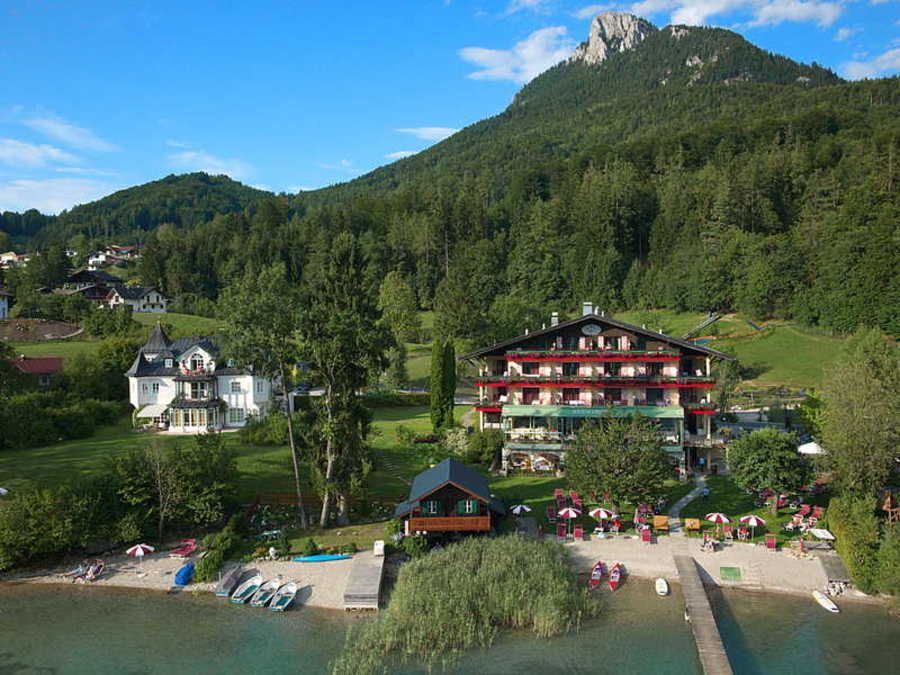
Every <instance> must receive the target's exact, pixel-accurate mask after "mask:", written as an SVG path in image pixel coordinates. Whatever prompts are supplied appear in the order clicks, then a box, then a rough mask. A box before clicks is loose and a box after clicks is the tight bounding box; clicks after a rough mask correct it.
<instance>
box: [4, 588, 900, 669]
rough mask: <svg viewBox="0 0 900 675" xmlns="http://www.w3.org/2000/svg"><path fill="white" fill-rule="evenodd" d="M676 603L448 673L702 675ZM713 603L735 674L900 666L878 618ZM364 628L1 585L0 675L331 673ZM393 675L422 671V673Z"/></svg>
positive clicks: (766, 599)
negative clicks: (348, 640)
mask: <svg viewBox="0 0 900 675" xmlns="http://www.w3.org/2000/svg"><path fill="white" fill-rule="evenodd" d="M675 591H676V592H675V594H674V595H673V596H672V597H669V598H664V599H662V598H657V597H656V596H655V595H654V594H653V590H652V588H651V584H650V583H649V582H640V581H638V580H634V581H633V582H631V583H629V584H626V585H625V586H624V587H623V588H622V589H621V590H620V591H619V593H617V594H616V595H615V596H612V597H609V596H608V600H607V603H606V605H605V609H604V613H603V616H602V617H601V618H599V619H597V620H593V621H591V622H588V623H587V624H586V625H585V626H584V627H583V628H582V630H581V631H580V632H578V633H576V634H571V635H567V636H563V637H560V638H557V639H554V640H537V639H534V638H532V637H530V636H526V635H521V634H512V635H507V636H505V637H504V638H502V639H500V640H499V641H498V642H497V644H495V646H494V647H493V648H491V649H489V650H486V651H481V650H479V651H474V652H471V653H469V654H467V655H465V656H464V657H463V658H462V659H461V660H460V661H459V662H458V663H457V664H456V666H455V667H454V668H452V669H451V670H449V671H448V672H451V673H483V674H485V675H511V674H514V675H540V674H544V673H547V674H551V675H553V674H556V673H560V674H568V675H571V674H573V673H574V674H579V673H660V674H666V673H678V674H682V673H684V674H689V675H690V674H693V673H699V672H700V669H699V663H698V661H697V657H696V652H695V648H694V644H693V640H692V638H691V635H690V629H689V627H688V626H687V624H685V623H684V621H683V619H682V614H681V612H682V603H681V599H680V597H679V596H678V594H677V588H676V589H675ZM713 599H714V608H715V611H716V614H717V617H718V618H719V620H720V627H721V629H722V634H723V639H724V640H725V642H726V647H727V648H728V651H729V657H730V658H731V660H732V663H733V665H734V669H735V672H736V673H740V674H744V673H747V674H755V673H842V674H843V673H849V674H853V673H881V672H894V671H895V670H896V665H897V663H900V621H898V620H896V619H891V618H889V617H888V616H887V615H886V613H885V612H884V611H883V610H881V609H878V608H873V607H868V606H860V605H851V604H849V603H843V605H842V613H841V614H839V615H837V616H835V615H830V614H828V613H827V612H825V611H824V610H822V609H820V608H819V607H818V605H815V604H814V603H813V602H812V600H809V601H807V600H806V599H805V598H794V597H784V596H772V595H751V594H748V593H741V592H731V593H724V594H723V593H717V594H715V595H714V598H713ZM365 620H367V619H365V618H357V617H352V616H347V615H345V614H343V613H342V612H332V611H325V610H316V609H312V608H299V609H297V610H295V611H290V612H288V613H286V614H282V615H276V614H273V613H271V612H266V611H261V610H255V609H252V608H250V607H244V606H235V605H231V604H230V603H227V602H223V601H222V600H221V599H219V598H214V597H211V596H209V595H206V594H204V595H197V596H194V595H192V594H190V593H182V594H180V595H167V594H164V593H157V592H146V591H135V590H120V589H109V588H97V587H94V588H91V587H83V586H22V585H15V586H14V585H7V586H0V674H2V675H7V674H12V673H14V674H16V675H31V674H38V673H40V674H41V675H49V674H53V673H60V674H63V673H64V674H69V673H72V674H73V675H78V674H81V673H91V674H92V675H93V674H96V675H106V674H112V673H116V674H117V675H118V674H124V675H156V674H157V673H167V674H171V675H181V674H185V675H187V674H202V673H266V674H267V675H268V674H272V675H275V674H279V673H304V674H305V673H310V674H312V673H326V672H327V670H328V662H329V661H330V660H331V659H332V658H333V657H334V656H335V655H336V654H337V653H338V652H339V651H340V649H341V648H342V646H343V644H344V636H345V631H346V629H347V627H348V626H349V625H351V624H353V623H354V622H359V621H365ZM396 671H397V672H400V673H404V674H412V673H420V672H424V671H423V670H422V669H421V668H420V667H419V666H418V664H405V665H404V666H402V667H398V668H397V669H396Z"/></svg>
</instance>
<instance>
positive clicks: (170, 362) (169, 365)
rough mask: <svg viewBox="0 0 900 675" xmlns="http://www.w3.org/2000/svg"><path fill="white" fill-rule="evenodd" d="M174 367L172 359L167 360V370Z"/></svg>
mask: <svg viewBox="0 0 900 675" xmlns="http://www.w3.org/2000/svg"><path fill="white" fill-rule="evenodd" d="M171 367H172V359H166V368H171Z"/></svg>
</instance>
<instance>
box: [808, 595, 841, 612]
mask: <svg viewBox="0 0 900 675" xmlns="http://www.w3.org/2000/svg"><path fill="white" fill-rule="evenodd" d="M813 597H814V598H815V599H816V602H818V603H819V604H820V605H822V607H824V608H825V609H827V610H828V611H829V612H831V613H832V614H837V613H838V612H840V611H841V610H839V609H838V606H837V605H836V604H834V601H833V600H832V599H831V598H829V597H828V596H827V595H825V594H824V593H822V592H821V591H813Z"/></svg>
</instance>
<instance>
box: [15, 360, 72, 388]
mask: <svg viewBox="0 0 900 675" xmlns="http://www.w3.org/2000/svg"><path fill="white" fill-rule="evenodd" d="M10 363H12V364H13V366H15V368H16V370H18V371H19V373H21V374H22V375H23V376H24V377H25V378H26V379H27V380H28V382H29V384H31V385H32V386H34V387H41V388H44V387H49V386H50V385H51V384H52V382H53V377H54V376H55V375H59V374H60V373H61V372H62V369H63V359H62V358H61V357H58V356H41V357H35V356H25V355H24V354H23V355H21V356H20V357H19V358H16V359H10Z"/></svg>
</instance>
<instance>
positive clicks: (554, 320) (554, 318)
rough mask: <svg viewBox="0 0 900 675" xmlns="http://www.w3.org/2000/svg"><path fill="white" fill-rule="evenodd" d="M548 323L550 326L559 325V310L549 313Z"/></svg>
mask: <svg viewBox="0 0 900 675" xmlns="http://www.w3.org/2000/svg"><path fill="white" fill-rule="evenodd" d="M550 325H551V326H558V325H559V312H551V313H550Z"/></svg>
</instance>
